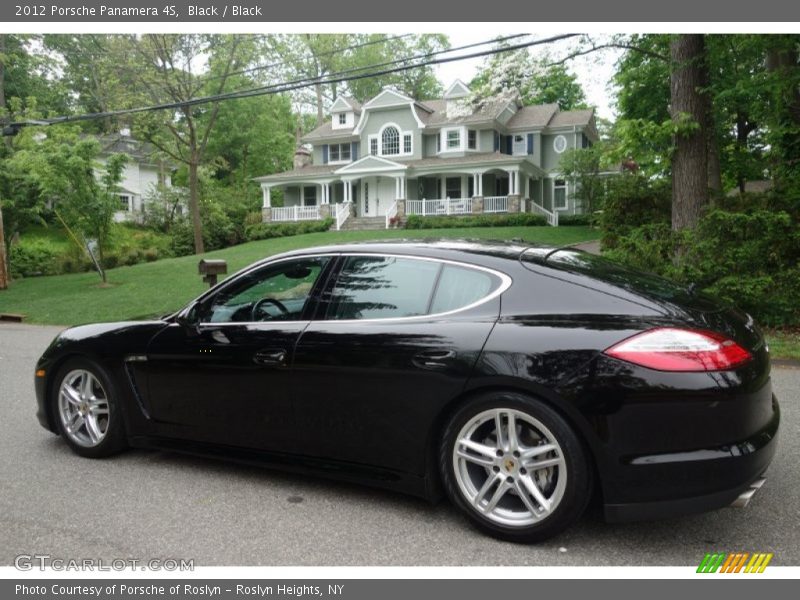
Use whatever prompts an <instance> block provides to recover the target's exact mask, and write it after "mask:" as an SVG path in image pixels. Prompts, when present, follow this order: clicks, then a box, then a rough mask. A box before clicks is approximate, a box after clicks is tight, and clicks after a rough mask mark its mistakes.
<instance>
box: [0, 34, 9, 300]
mask: <svg viewBox="0 0 800 600" xmlns="http://www.w3.org/2000/svg"><path fill="white" fill-rule="evenodd" d="M5 61H6V34H5V33H3V34H0V114H2V113H3V112H4V109H5V107H6V63H5ZM3 125H5V117H2V118H0V128H2V126H3ZM10 141H11V138H10V137H8V138H7V139H6V140H5V142H6V143H7V144H8V143H9V142H10ZM6 288H8V260H7V259H6V236H5V231H4V230H3V206H2V202H0V290H4V289H6Z"/></svg>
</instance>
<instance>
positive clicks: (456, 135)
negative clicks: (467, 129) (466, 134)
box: [447, 129, 461, 150]
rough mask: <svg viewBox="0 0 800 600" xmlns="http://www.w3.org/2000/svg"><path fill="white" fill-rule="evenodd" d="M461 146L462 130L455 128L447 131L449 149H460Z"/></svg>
mask: <svg viewBox="0 0 800 600" xmlns="http://www.w3.org/2000/svg"><path fill="white" fill-rule="evenodd" d="M460 147H461V132H460V131H459V130H458V129H453V130H451V131H448V132H447V149H448V150H453V149H455V150H458V149H459V148H460Z"/></svg>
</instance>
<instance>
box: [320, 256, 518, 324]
mask: <svg viewBox="0 0 800 600" xmlns="http://www.w3.org/2000/svg"><path fill="white" fill-rule="evenodd" d="M340 256H341V257H342V258H350V257H351V256H372V257H377V258H406V259H409V260H423V261H428V262H437V263H441V264H447V265H453V266H456V267H462V268H466V269H473V270H475V271H483V272H484V273H489V274H490V275H494V276H495V277H497V278H498V279H500V285H498V286H497V288H496V289H495V290H493V291H492V292H491V293H490V294H488V295H486V296H484V297H483V298H481V299H480V300H476V301H475V302H472V303H470V304H467V305H465V306H461V307H459V308H455V309H453V310H448V311H445V312H440V313H431V314H427V315H414V316H411V317H383V318H377V319H313V320H312V323H386V322H405V321H425V320H431V319H434V320H435V319H438V318H440V317H445V316H449V315H454V314H456V313H460V312H464V311H467V310H470V309H472V308H475V307H477V306H480V305H481V304H486V303H487V302H490V301H491V300H494V299H495V298H497V297H498V296H500V295H501V294H502V293H503V292H505V291H506V290H507V289H508V288H510V287H511V284H512V283H513V280H512V279H511V277H510V276H508V275H506V274H505V273H502V272H500V271H495V270H494V269H490V268H488V267H482V266H480V265H473V264H470V263H463V262H459V261H456V260H451V259H449V258H434V257H431V256H412V255H409V254H381V253H379V252H353V253H346V254H345V253H343V254H341V255H340Z"/></svg>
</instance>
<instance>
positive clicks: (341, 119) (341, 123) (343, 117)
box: [339, 113, 347, 125]
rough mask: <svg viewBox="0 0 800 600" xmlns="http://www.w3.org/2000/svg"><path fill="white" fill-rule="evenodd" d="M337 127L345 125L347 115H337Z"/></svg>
mask: <svg viewBox="0 0 800 600" xmlns="http://www.w3.org/2000/svg"><path fill="white" fill-rule="evenodd" d="M339 125H347V113H339Z"/></svg>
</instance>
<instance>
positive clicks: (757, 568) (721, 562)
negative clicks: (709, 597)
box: [697, 552, 774, 573]
mask: <svg viewBox="0 0 800 600" xmlns="http://www.w3.org/2000/svg"><path fill="white" fill-rule="evenodd" d="M773 556H774V555H773V554H772V553H771V552H770V553H765V552H755V553H753V554H750V553H749V552H733V553H730V554H728V553H725V552H714V553H710V552H709V553H706V555H705V556H704V557H703V560H702V561H700V565H699V566H698V567H697V572H698V573H716V572H717V571H719V572H720V573H739V572H742V569H744V571H743V572H744V573H763V572H764V569H766V568H767V565H768V564H769V563H770V561H771V560H772V557H773ZM748 558H749V559H750V561H749V562H748V560H747V559H748ZM745 563H747V566H745Z"/></svg>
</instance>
